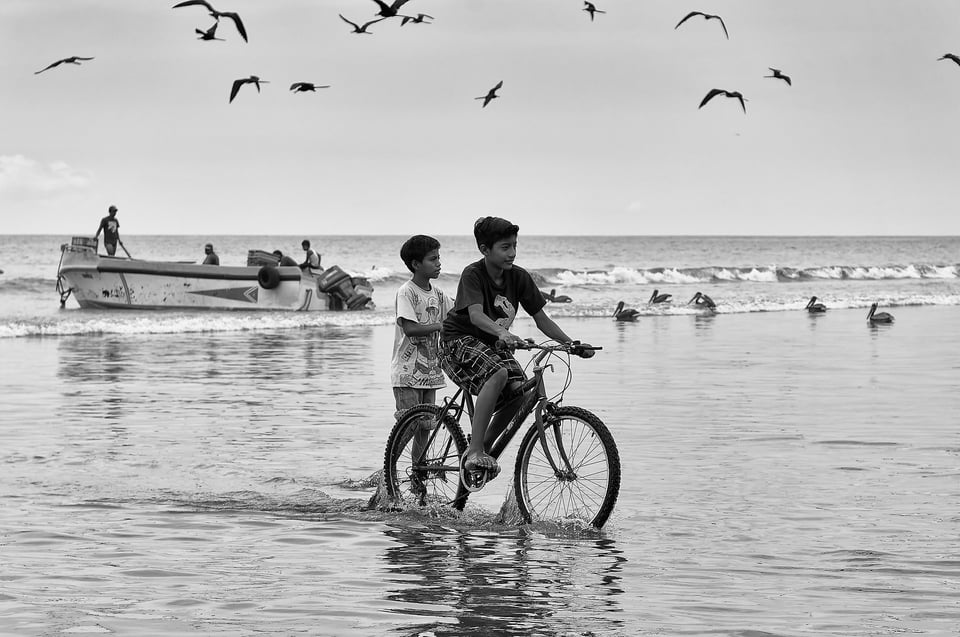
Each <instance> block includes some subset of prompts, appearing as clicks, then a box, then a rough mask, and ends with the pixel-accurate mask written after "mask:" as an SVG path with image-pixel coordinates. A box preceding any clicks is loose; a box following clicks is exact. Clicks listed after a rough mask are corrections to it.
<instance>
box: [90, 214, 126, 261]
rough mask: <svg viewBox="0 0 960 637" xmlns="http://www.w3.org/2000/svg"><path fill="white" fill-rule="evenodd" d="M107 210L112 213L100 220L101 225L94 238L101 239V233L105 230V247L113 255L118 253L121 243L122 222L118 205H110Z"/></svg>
mask: <svg viewBox="0 0 960 637" xmlns="http://www.w3.org/2000/svg"><path fill="white" fill-rule="evenodd" d="M107 212H109V213H110V214H108V215H107V216H106V217H104V218H103V219H101V220H100V227H99V228H97V234H95V235H93V238H94V239H97V240H99V239H100V233H101V232H103V247H104V248H106V249H107V254H109V255H110V256H111V257H112V256H113V255H114V254H116V253H117V244H118V243H120V222H119V221H117V207H116V206H110V208H109V209H108V210H107Z"/></svg>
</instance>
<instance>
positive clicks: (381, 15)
mask: <svg viewBox="0 0 960 637" xmlns="http://www.w3.org/2000/svg"><path fill="white" fill-rule="evenodd" d="M372 1H373V2H374V3H376V5H377V8H378V11H377V13H376V14H375V15H374V17H373V19H371V20H367V21H366V22H363V23H358V22H354V21H352V20H350V19H348V18H346V17H344V16H343V15H342V14H338V15H340V19H341V20H343V21H344V22H346V23H347V24H349V25H350V27H351V28H352V31H351V33H356V34H366V35H370V34H371V32H370V31H369V27H370V26H371V25H374V24H376V23H378V22H382V21H384V20H387V19H390V18H396V19H399V20H400V26H404V25H406V24H432V22H431V21H432V20H433V19H434V18H433V16H431V15H428V14H425V13H416V14H414V15H408V14H405V13H400V11H401V9H402V8H403V7H404V5H406V4H407V3H408V2H410V0H392V2H390V3H389V4H388V3H387V2H384V0H372ZM583 4H584V7H583V11H585V12H587V14H588V15H589V16H590V21H591V22H593V21H594V20H595V18H596V15H597V14H605V13H606V11H602V10H600V9H598V8H597V6H596V5H595V4H594V3H593V2H587V1H585V2H584V3H583ZM184 7H202V8H204V9H206V11H207V12H208V13H209V14H210V17H211V18H213V19H214V20H215V21H214V23H213V24H212V25H211V26H210V27H209V28H207V29H200V28H197V29H195V32H196V33H197V35H198V36H199V37H198V38H197V39H199V40H204V41H213V40H219V41H223V38H219V37H217V28H218V27H219V25H220V19H221V18H227V19H228V20H230V21H231V22H232V23H233V25H234V27H235V28H236V30H237V33H239V34H240V37H241V38H243V41H244V42H248V41H249V40H248V37H247V29H246V26H244V24H243V20H241V18H240V15H239V14H237V13H235V12H232V11H219V10H217V9H215V8H214V7H213V5H211V4H210V3H209V2H207V0H184V1H183V2H178V3H177V4H175V5H173V8H174V9H180V8H184ZM692 18H703V19H704V20H707V21H710V20H716V21H717V22H718V23H719V25H720V27H721V28H722V29H723V34H724V36H725V37H726V38H727V39H728V40H729V39H730V33H729V31H727V25H726V23H725V22H724V21H723V18H722V17H720V16H718V15H713V14H709V13H703V12H702V11H691V12H689V13H688V14H687V15H685V16H684V17H683V18H682V19H681V20H680V21H679V22H677V25H676V26H675V27H674V30H676V29H679V28H680V26H681V25H683V24H684V23H685V22H687V21H688V20H690V19H692ZM93 59H94V58H93V57H81V56H77V55H74V56H71V57H67V58H63V59H61V60H57V61H56V62H53V63H52V64H49V65H48V66H46V67H44V68H42V69H40V70H39V71H35V74H40V73H43V72H44V71H47V70H49V69H52V68H54V67H57V66H59V65H61V64H75V65H79V64H80V63H81V62H87V61H90V60H93ZM937 60H938V61H939V60H951V61H953V62H955V63H956V64H957V65H960V57H958V56H957V55H954V54H953V53H946V54H944V55H943V56H942V57H939V58H937ZM768 68H769V69H770V71H771V74H770V75H764V76H763V77H766V78H773V79H777V80H782V81H783V82H785V83H786V84H787V85H788V86H792V85H793V81H792V80H791V78H790V76H788V75H785V74H784V73H783V72H782V71H781V70H780V69H776V68H772V67H768ZM267 83H268V81H267V80H263V79H260V77H258V76H256V75H251V76H250V77H246V78H240V79H237V80H234V82H233V84H232V85H231V87H230V100H229V101H230V102H233V100H234V98H236V96H237V94H238V93H239V91H240V88H241V87H243V86H244V85H246V84H252V85H253V86H255V87H256V89H257V92H258V93H259V92H260V85H261V84H267ZM502 87H503V81H502V80H501V81H500V82H498V83H497V84H496V86H494V87H493V88H491V89H490V90H489V91H487V93H486V94H485V95H481V96H479V97H476V98H475V99H477V100H483V104H482V107H483V108H486V107H487V105H488V104H490V102H492V101H493V100H494V99H496V98H498V97H500V96H499V95H497V91H498V90H500V89H501V88H502ZM323 88H330V86H329V85H327V84H315V83H313V82H294V83H293V84H291V85H290V91H292V92H294V93H306V92H315V91H316V90H317V89H323ZM721 95H722V96H723V97H727V98H730V99H735V100H737V101H738V102H739V103H740V107H741V108H742V109H743V112H744V113H746V112H747V105H746V102H747V99H746V98H745V97H744V96H743V94H742V93H740V92H739V91H731V90H727V89H721V88H714V89H711V90H710V91H709V92H708V93H707V94H706V95H705V96H704V98H703V100H702V101H701V102H700V106H699V107H698V108H703V107H704V106H706V104H707V103H708V102H710V100H712V99H713V98H715V97H717V96H721Z"/></svg>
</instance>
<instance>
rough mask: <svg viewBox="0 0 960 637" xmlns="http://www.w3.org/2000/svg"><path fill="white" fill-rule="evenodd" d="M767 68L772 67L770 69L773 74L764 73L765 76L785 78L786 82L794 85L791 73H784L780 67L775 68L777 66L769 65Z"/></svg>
mask: <svg viewBox="0 0 960 637" xmlns="http://www.w3.org/2000/svg"><path fill="white" fill-rule="evenodd" d="M767 68H768V69H770V71H771V72H772V73H773V75H764V76H763V77H774V78H776V79H778V80H783V81H784V82H786V83H787V84H789V85H790V86H793V82H791V81H790V76H789V75H784V74H783V73H782V72H781V71H780V69H775V68H773V67H771V66H768V67H767Z"/></svg>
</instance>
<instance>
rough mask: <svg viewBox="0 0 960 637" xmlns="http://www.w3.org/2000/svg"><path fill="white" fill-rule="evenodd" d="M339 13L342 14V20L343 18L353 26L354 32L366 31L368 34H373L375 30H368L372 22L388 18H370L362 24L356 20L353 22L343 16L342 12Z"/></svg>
mask: <svg viewBox="0 0 960 637" xmlns="http://www.w3.org/2000/svg"><path fill="white" fill-rule="evenodd" d="M337 15H340V19H341V20H343V21H344V22H346V23H347V24H349V25H350V26H352V27H353V33H365V34H367V35H373V32H371V31H367V27H368V26H370V25H371V24H376V23H377V22H380V21H381V20H386V18H377V19H376V20H370V22H364V23H363V26H360V25H359V24H357V23H356V22H351V21H350V20H347V19H346V18H345V17H343V15H342V14H337Z"/></svg>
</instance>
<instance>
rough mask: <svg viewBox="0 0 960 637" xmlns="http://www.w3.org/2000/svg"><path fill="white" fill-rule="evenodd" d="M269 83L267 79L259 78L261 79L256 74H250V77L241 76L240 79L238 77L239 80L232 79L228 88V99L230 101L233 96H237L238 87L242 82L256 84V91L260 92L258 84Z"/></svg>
mask: <svg viewBox="0 0 960 637" xmlns="http://www.w3.org/2000/svg"><path fill="white" fill-rule="evenodd" d="M269 83H270V82H269V81H267V80H261V79H260V78H259V77H257V76H256V75H251V76H250V77H246V78H242V79H239V80H234V81H233V86H232V87H231V88H230V101H231V102H232V101H233V98H235V97H236V96H237V93H238V92H239V91H240V87H241V86H243V85H244V84H254V85H256V87H257V93H259V92H260V85H261V84H269Z"/></svg>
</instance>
